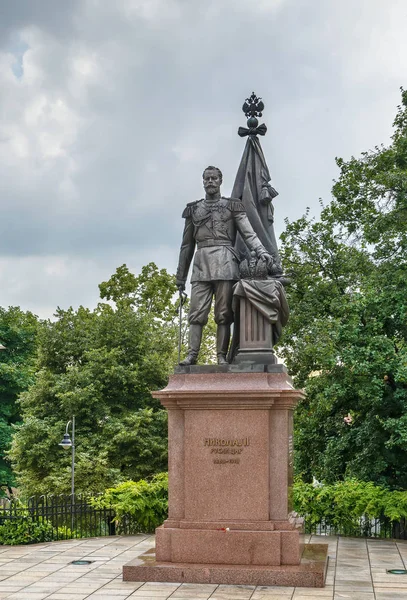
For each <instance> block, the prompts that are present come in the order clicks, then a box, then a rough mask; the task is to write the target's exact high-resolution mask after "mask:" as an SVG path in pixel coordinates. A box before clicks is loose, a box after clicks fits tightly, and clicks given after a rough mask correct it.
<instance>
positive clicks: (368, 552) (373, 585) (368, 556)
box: [365, 539, 376, 600]
mask: <svg viewBox="0 0 407 600" xmlns="http://www.w3.org/2000/svg"><path fill="white" fill-rule="evenodd" d="M365 543H366V551H367V560H368V561H369V572H370V580H371V582H372V588H373V598H374V599H375V600H376V590H375V583H374V581H373V572H372V564H371V562H370V550H369V544H368V543H367V539H366V540H365Z"/></svg>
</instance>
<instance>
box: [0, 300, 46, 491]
mask: <svg viewBox="0 0 407 600" xmlns="http://www.w3.org/2000/svg"><path fill="white" fill-rule="evenodd" d="M37 330H38V319H37V317H36V316H35V315H33V314H32V313H30V312H23V311H22V310H20V309H19V308H17V307H9V308H8V309H5V308H0V343H1V344H2V345H4V346H5V347H6V350H3V351H1V352H0V486H1V487H2V488H3V491H4V489H5V488H6V487H11V486H12V485H14V483H15V482H14V477H13V473H12V471H11V467H10V464H9V463H8V462H7V461H6V457H5V454H6V451H7V450H8V448H9V446H10V443H11V437H12V433H13V424H15V423H17V422H18V421H19V420H20V412H19V407H18V405H17V398H18V396H19V394H20V393H21V392H23V391H25V390H26V389H27V388H28V387H29V385H30V384H31V383H33V381H34V356H35V351H36V337H37ZM3 486H4V487H3Z"/></svg>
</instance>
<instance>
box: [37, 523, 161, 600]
mask: <svg viewBox="0 0 407 600" xmlns="http://www.w3.org/2000/svg"><path fill="white" fill-rule="evenodd" d="M141 535H144V534H141ZM124 537H125V536H124ZM149 537H151V536H149V535H144V537H143V538H142V539H140V540H139V541H138V542H137V543H136V544H132V545H131V546H129V547H126V548H125V549H124V550H123V551H122V552H119V553H118V554H116V555H115V556H114V558H117V557H118V556H120V555H121V554H123V553H124V552H127V551H128V550H129V548H134V547H135V546H138V545H139V544H140V543H141V542H145V541H146V540H147V539H148V538H149ZM85 539H86V538H85ZM118 539H123V537H122V538H120V537H119V538H116V539H114V540H112V541H111V542H109V543H108V544H106V546H108V545H110V544H113V543H114V542H116V541H117V540H118ZM83 543H85V541H84V542H83ZM80 545H81V544H79V546H80ZM98 550H100V548H96V549H95V550H93V552H90V553H87V554H86V556H89V557H91V556H92V554H94V553H95V552H97V551H98ZM110 560H111V557H109V556H107V557H106V561H107V562H110ZM66 566H67V565H64V567H66ZM64 567H62V568H64ZM94 570H95V571H96V569H94ZM88 573H89V572H88V571H87V572H86V573H83V574H82V575H81V576H80V577H78V579H75V583H76V582H79V580H80V579H82V577H86V575H88ZM118 577H120V578H121V575H118ZM115 579H116V577H112V579H111V580H110V581H108V582H106V583H105V584H104V585H102V586H101V587H100V588H98V589H97V590H94V591H93V592H90V593H89V594H88V595H87V596H86V597H85V598H84V600H86V598H89V596H91V595H92V594H94V593H95V591H98V592H99V591H100V590H103V588H104V587H105V586H107V585H108V584H109V583H111V582H112V581H114V580H115ZM63 587H65V586H61V587H60V588H58V590H61V589H63ZM58 590H55V591H53V592H51V594H49V595H48V596H46V597H45V598H44V600H46V599H47V598H49V596H52V594H57V593H58ZM133 592H134V590H130V591H129V594H128V595H127V596H126V597H125V598H123V597H122V598H121V600H125V599H126V598H128V597H129V595H130V594H133Z"/></svg>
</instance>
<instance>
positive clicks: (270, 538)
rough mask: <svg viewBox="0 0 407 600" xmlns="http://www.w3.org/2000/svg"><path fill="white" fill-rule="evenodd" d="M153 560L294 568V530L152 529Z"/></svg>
mask: <svg viewBox="0 0 407 600" xmlns="http://www.w3.org/2000/svg"><path fill="white" fill-rule="evenodd" d="M156 558H157V560H158V561H160V562H161V561H162V562H173V563H195V564H196V563H203V564H216V565H219V564H228V565H281V564H290V565H296V564H298V563H299V562H300V540H299V532H298V531H242V530H240V531H239V530H230V531H225V530H219V531H216V530H200V529H169V528H165V527H159V528H158V529H156Z"/></svg>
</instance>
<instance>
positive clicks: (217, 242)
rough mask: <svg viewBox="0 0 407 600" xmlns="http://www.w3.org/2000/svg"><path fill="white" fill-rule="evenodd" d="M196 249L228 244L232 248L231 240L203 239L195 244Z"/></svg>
mask: <svg viewBox="0 0 407 600" xmlns="http://www.w3.org/2000/svg"><path fill="white" fill-rule="evenodd" d="M196 246H197V248H198V250H200V249H201V248H209V247H210V246H229V247H230V249H232V242H231V241H230V240H203V241H202V242H197V244H196Z"/></svg>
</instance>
